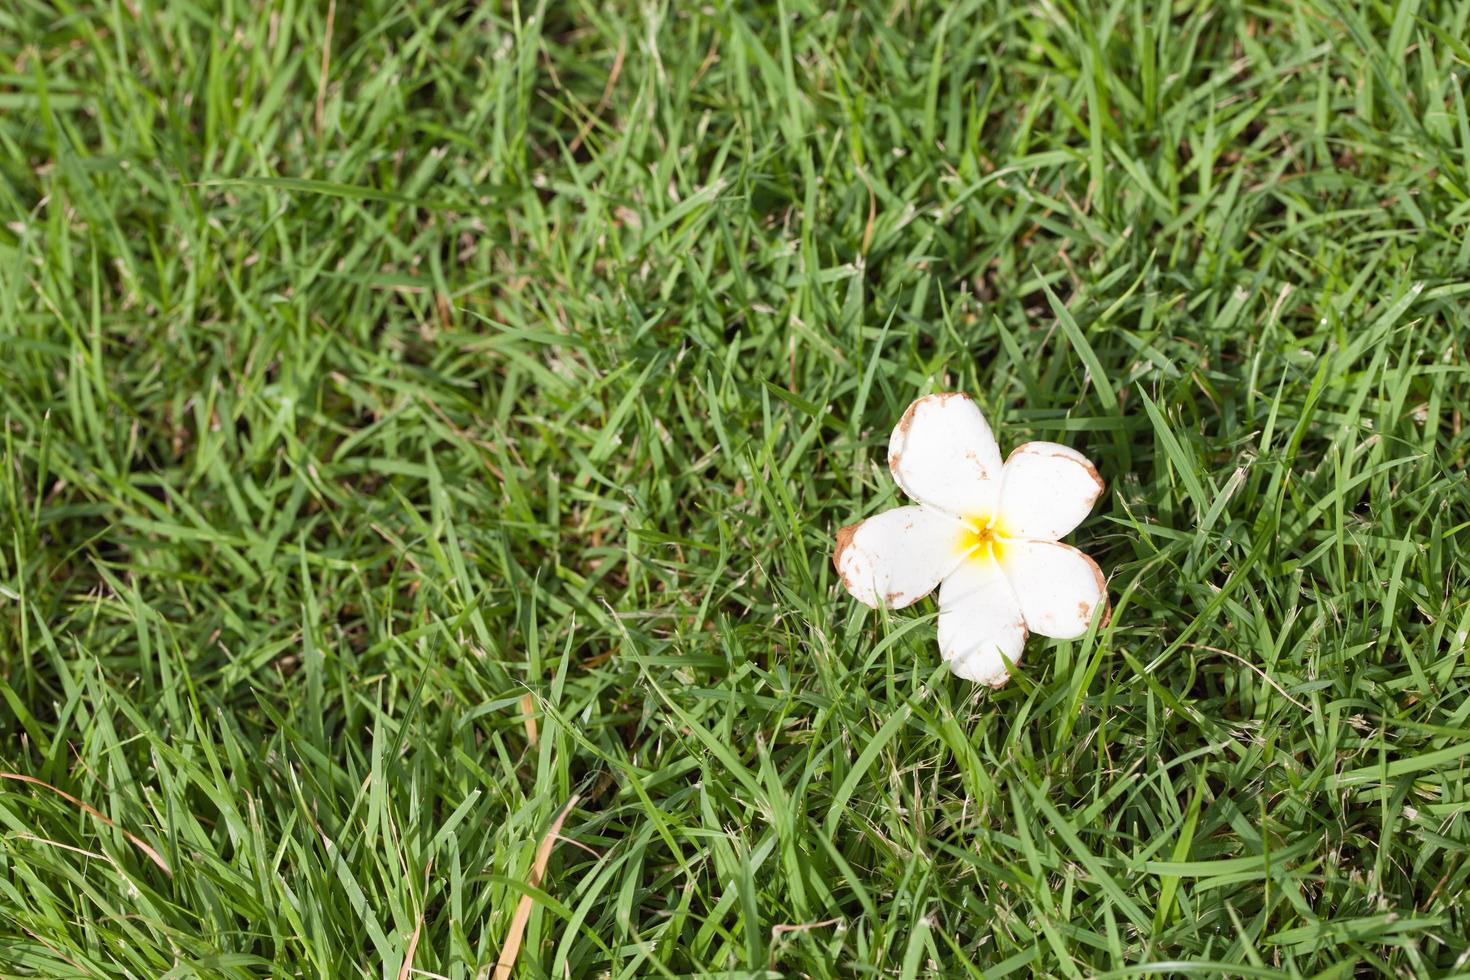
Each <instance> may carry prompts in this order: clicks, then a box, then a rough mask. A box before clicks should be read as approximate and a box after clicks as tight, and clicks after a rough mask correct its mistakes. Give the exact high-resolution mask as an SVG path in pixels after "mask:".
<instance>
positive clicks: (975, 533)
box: [959, 516, 1007, 561]
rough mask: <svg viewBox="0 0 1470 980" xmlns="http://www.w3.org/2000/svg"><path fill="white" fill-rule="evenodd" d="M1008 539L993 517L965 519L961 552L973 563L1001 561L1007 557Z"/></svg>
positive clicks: (960, 545) (961, 537) (961, 536)
mask: <svg viewBox="0 0 1470 980" xmlns="http://www.w3.org/2000/svg"><path fill="white" fill-rule="evenodd" d="M1006 543H1007V537H1006V535H1005V533H1004V532H1002V531H1001V529H1000V527H999V526H998V522H997V521H996V519H995V518H994V517H993V516H992V517H970V518H966V519H965V530H964V531H963V532H961V534H960V543H959V547H960V551H962V552H963V553H964V555H965V557H966V558H968V559H970V560H971V561H1000V560H1001V559H1003V558H1004V557H1005V548H1006Z"/></svg>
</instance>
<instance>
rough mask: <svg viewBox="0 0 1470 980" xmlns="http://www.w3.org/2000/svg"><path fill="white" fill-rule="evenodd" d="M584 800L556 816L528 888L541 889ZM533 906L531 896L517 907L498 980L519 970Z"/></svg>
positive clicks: (524, 897)
mask: <svg viewBox="0 0 1470 980" xmlns="http://www.w3.org/2000/svg"><path fill="white" fill-rule="evenodd" d="M580 799H581V796H579V795H578V794H576V793H573V794H572V798H571V799H570V800H567V805H566V806H564V807H562V808H561V813H558V814H557V815H556V819H555V820H553V821H552V822H551V827H550V828H549V829H548V830H547V831H546V836H544V837H542V838H541V843H540V844H539V845H538V846H537V847H536V862H535V863H534V864H533V865H531V874H530V877H528V878H527V879H526V884H528V885H530V886H531V887H532V888H539V887H540V886H541V877H542V876H543V875H544V874H546V862H547V861H549V860H551V849H552V847H554V846H555V845H556V835H557V834H559V833H561V823H562V821H563V820H565V819H566V818H567V814H568V813H571V812H572V807H574V806H576V805H577V801H578V800H580ZM533 904H534V900H533V899H532V898H531V896H530V895H522V896H521V900H520V901H519V902H517V903H516V913H515V915H514V916H512V917H511V920H510V932H509V933H507V934H506V937H505V945H504V946H502V947H501V949H500V959H499V960H498V961H497V962H496V964H495V975H494V980H510V971H511V970H513V969H515V965H516V957H518V956H520V955H521V938H522V937H523V936H524V935H525V932H526V923H528V922H530V921H531V909H532V907H533Z"/></svg>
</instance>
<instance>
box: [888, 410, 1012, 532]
mask: <svg viewBox="0 0 1470 980" xmlns="http://www.w3.org/2000/svg"><path fill="white" fill-rule="evenodd" d="M888 468H889V469H891V470H892V471H893V478H894V479H895V480H897V481H898V485H899V486H900V487H903V492H904V493H906V494H908V495H909V496H910V497H912V498H913V499H914V500H917V501H918V502H919V503H921V504H928V505H929V506H931V507H938V508H939V509H941V510H946V511H949V512H950V513H951V514H955V515H957V516H959V517H968V518H975V517H989V516H991V515H992V514H993V513H994V511H995V501H996V496H997V494H998V493H999V488H1000V472H1001V462H1000V447H999V446H997V445H996V444H995V436H994V435H992V434H991V432H990V426H989V424H987V423H986V421H985V416H984V415H982V414H980V408H979V406H977V405H976V404H975V403H974V402H972V401H971V400H970V397H969V396H968V395H965V394H963V393H959V392H948V393H944V394H937V395H925V396H924V397H923V398H920V399H918V400H917V401H915V402H914V403H913V404H912V405H910V406H909V408H908V411H906V412H904V413H903V418H902V419H900V420H899V422H898V426H897V427H896V428H894V430H893V437H892V438H891V439H889V440H888Z"/></svg>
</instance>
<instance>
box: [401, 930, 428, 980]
mask: <svg viewBox="0 0 1470 980" xmlns="http://www.w3.org/2000/svg"><path fill="white" fill-rule="evenodd" d="M423 933H424V919H423V916H419V921H418V922H417V923H415V924H414V927H413V935H412V936H409V937H408V949H406V950H405V951H404V953H403V965H402V966H400V967H399V968H398V980H408V978H409V975H410V974H412V973H413V954H414V952H415V951H416V950H417V949H418V948H419V937H420V936H421V935H423Z"/></svg>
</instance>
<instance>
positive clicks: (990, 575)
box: [939, 559, 1026, 687]
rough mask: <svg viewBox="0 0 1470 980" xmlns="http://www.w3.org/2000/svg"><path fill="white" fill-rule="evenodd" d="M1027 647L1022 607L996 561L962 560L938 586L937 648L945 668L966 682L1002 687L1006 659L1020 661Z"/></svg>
mask: <svg viewBox="0 0 1470 980" xmlns="http://www.w3.org/2000/svg"><path fill="white" fill-rule="evenodd" d="M1025 645H1026V626H1025V623H1024V622H1023V621H1022V617H1021V607H1020V604H1019V603H1017V602H1016V597H1015V594H1014V593H1013V592H1012V591H1011V587H1010V585H1009V584H1008V583H1007V581H1006V578H1005V574H1004V572H1002V570H1001V567H1000V565H999V564H997V563H996V562H994V561H991V560H989V559H967V560H965V561H963V562H961V563H960V566H959V567H958V568H956V569H955V570H954V571H953V572H952V573H950V575H949V576H948V577H947V578H945V580H944V584H943V585H941V586H940V587H939V652H940V654H941V655H942V656H943V657H944V659H945V660H946V661H948V662H949V669H950V670H952V671H954V672H955V674H957V675H958V676H960V677H963V678H965V680H970V681H977V682H979V683H981V684H989V685H990V686H991V687H1000V686H1001V685H1002V684H1004V683H1005V682H1006V681H1008V680H1010V676H1011V674H1010V669H1009V668H1008V667H1007V666H1006V660H1007V659H1008V660H1010V661H1011V662H1012V663H1019V662H1020V660H1021V648H1022V647H1024V646H1025ZM1002 655H1004V657H1003V656H1002Z"/></svg>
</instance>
